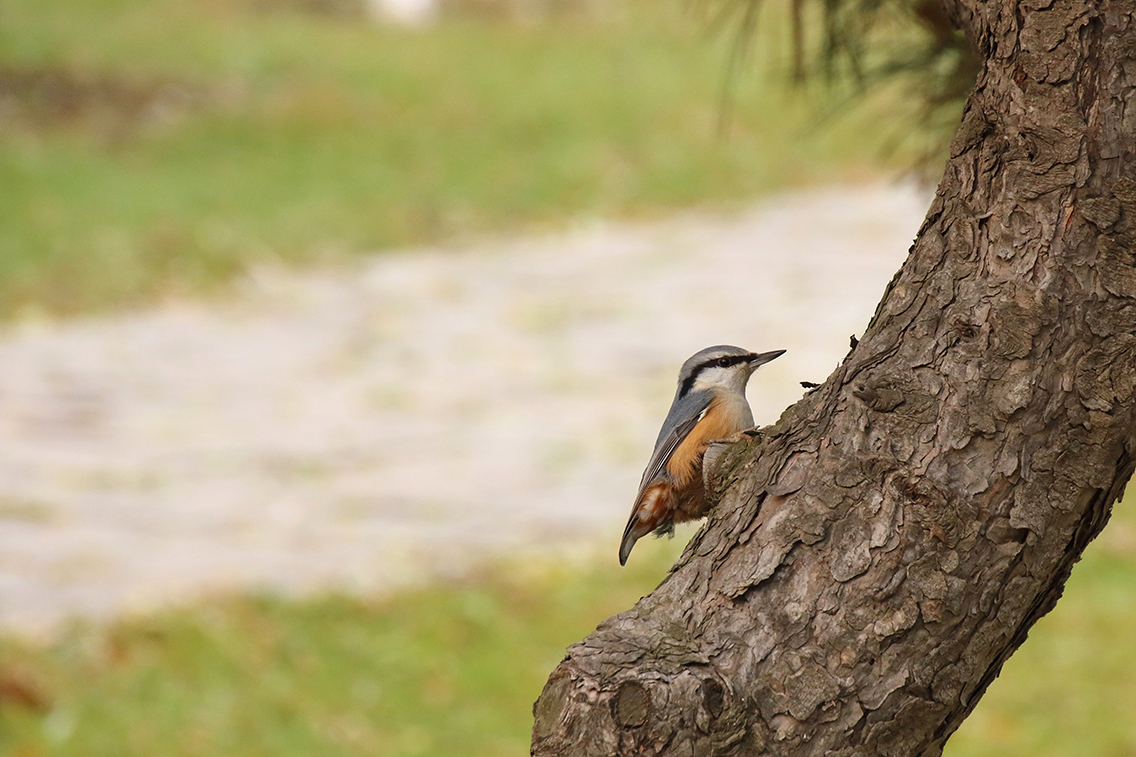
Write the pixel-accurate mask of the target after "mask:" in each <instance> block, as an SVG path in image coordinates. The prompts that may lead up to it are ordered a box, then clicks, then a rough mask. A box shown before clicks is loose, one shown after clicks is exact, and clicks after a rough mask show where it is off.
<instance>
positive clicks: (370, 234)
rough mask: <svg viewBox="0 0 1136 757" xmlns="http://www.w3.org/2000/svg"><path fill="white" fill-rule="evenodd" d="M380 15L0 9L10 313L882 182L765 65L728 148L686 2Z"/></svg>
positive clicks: (357, 9) (277, 9)
mask: <svg viewBox="0 0 1136 757" xmlns="http://www.w3.org/2000/svg"><path fill="white" fill-rule="evenodd" d="M365 2H366V0H52V2H50V3H45V2H43V1H42V0H0V19H2V22H0V187H2V188H3V195H4V202H3V203H0V317H3V316H8V317H10V316H12V315H14V314H16V315H18V314H35V313H37V312H44V311H46V312H49V313H73V312H83V311H89V310H92V309H100V308H107V307H120V306H123V305H131V304H136V303H145V302H149V301H153V300H155V299H160V298H162V297H165V296H171V295H172V296H178V295H180V294H183V293H186V292H190V293H197V292H200V291H202V290H207V289H208V288H210V287H212V286H215V285H216V284H217V283H219V282H224V281H227V280H229V279H231V278H232V277H233V276H235V275H239V274H240V273H242V272H243V271H246V270H248V268H249V267H250V266H255V265H256V264H258V263H259V262H262V261H268V262H278V261H285V262H292V261H299V262H311V261H317V262H318V261H322V260H328V259H333V260H334V259H337V258H340V257H342V256H344V255H351V254H355V253H359V252H364V251H371V250H375V249H378V248H386V247H392V246H399V245H408V244H421V243H429V242H433V241H437V240H443V239H453V238H455V237H463V236H467V235H470V234H479V233H483V232H486V231H493V230H503V229H509V230H518V229H525V228H529V227H533V226H544V225H549V224H553V225H554V224H556V223H562V222H563V219H565V218H579V217H580V216H589V215H601V216H605V217H612V216H628V215H635V216H639V215H645V214H651V213H657V212H661V211H665V210H667V209H669V208H674V207H688V206H691V205H699V204H706V203H713V204H721V203H730V202H739V201H743V200H745V199H746V198H750V197H753V196H754V195H755V194H757V193H760V192H765V191H769V190H773V189H780V188H784V187H787V186H793V185H799V184H804V183H809V182H817V181H830V180H840V179H845V180H846V179H850V178H855V177H856V176H860V175H863V174H864V173H866V172H871V171H872V170H874V169H873V168H872V165H873V159H874V155H873V148H872V145H873V140H874V139H875V137H874V136H873V135H874V133H875V130H874V129H873V128H872V126H871V125H870V123H871V121H872V119H871V117H869V116H865V118H864V119H862V120H861V121H859V122H849V123H842V124H841V125H840V126H839V127H838V128H835V129H830V130H825V131H823V132H817V131H809V130H808V128H807V127H808V124H809V123H810V120H811V117H812V113H813V112H814V111H813V108H812V105H813V103H810V102H808V101H807V97H806V96H805V95H803V94H802V93H800V92H794V91H786V90H785V89H783V88H780V87H778V86H776V85H775V84H771V83H770V81H771V80H772V79H775V78H776V77H775V76H773V75H769V70H768V68H764V69H761V70H759V72H758V74H757V75H753V76H744V77H740V78H739V79H738V80H737V81H736V83H735V87H734V91H735V94H736V96H737V100H736V102H737V104H736V107H735V108H734V109H733V113H732V117H731V119H730V122H729V128H728V129H727V130H726V131H725V132H724V133H719V132H718V130H717V126H718V118H719V107H718V105H719V100H718V87H719V85H720V83H721V81H722V77H723V61H724V60H726V57H727V52H728V49H729V44H728V42H727V41H726V40H724V39H721V38H715V37H713V36H712V35H708V34H707V31H706V28H705V25H704V24H703V23H702V22H701V21H700V19H699V17H697V16H696V15H694V14H692V13H690V12H689V11H688V10H683V9H682V8H681V7H679V5H678V4H672V3H655V2H650V1H649V0H577V1H575V2H568V1H567V0H527V1H526V0H442V2H443V9H444V13H443V15H442V16H441V17H440V18H439V19H438V20H437V21H436V22H434V23H431V24H428V25H425V26H421V27H416V28H407V27H400V26H397V25H392V24H384V23H378V22H376V21H375V20H374V19H372V18H370V17H368V16H367V14H366V10H365V9H366V5H365ZM767 41H768V42H769V47H770V48H771V49H772V48H776V47H777V46H778V45H780V41H779V40H778V38H777V35H776V34H775V33H774V31H773V30H772V29H770V33H769V38H768V40H767ZM875 144H877V145H878V140H876V141H875Z"/></svg>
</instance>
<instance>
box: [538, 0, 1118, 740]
mask: <svg viewBox="0 0 1136 757" xmlns="http://www.w3.org/2000/svg"><path fill="white" fill-rule="evenodd" d="M1134 5H1136V3H1134V1H1133V0H1120V1H1110V0H1104V1H1103V2H1101V3H1099V4H1093V3H1090V2H1087V0H988V1H987V2H980V1H979V0H957V5H952V6H951V7H949V9H948V10H949V12H950V14H951V16H952V18H954V19H955V20H956V21H957V22H958V23H959V24H960V25H962V26H963V28H965V29H966V30H967V32H968V34H969V36H970V38H971V40H972V42H973V43H974V45H975V47H976V49H977V50H978V52H979V54H980V55H981V56H982V58H983V59H984V61H985V65H984V68H983V71H982V72H981V74H980V75H979V79H978V84H977V87H976V89H975V91H974V93H973V94H972V96H971V98H970V101H969V103H968V105H967V108H966V111H965V114H964V117H963V121H962V124H961V126H960V128H959V131H958V134H957V135H956V137H955V140H954V142H953V144H952V148H951V158H950V160H949V162H948V164H947V167H946V171H945V174H944V177H943V180H942V182H941V184H940V186H939V189H938V193H937V195H936V197H935V200H934V202H933V204H932V206H931V209H930V211H929V213H928V215H927V220H926V221H925V222H924V224H923V227H922V229H921V230H920V232H919V236H918V238H917V240H916V242H915V244H914V246H913V247H912V250H911V254H910V255H909V257H908V259H907V261H906V262H905V263H904V265H903V268H902V269H901V270H900V271H899V272H898V273H897V274H896V276H895V278H894V279H893V280H892V282H891V283H890V284H889V286H888V288H887V291H886V292H885V294H884V297H883V301H882V302H881V303H880V305H879V308H878V309H877V311H876V314H875V316H874V317H873V319H872V322H871V324H870V325H869V326H868V328H867V331H866V332H865V334H864V336H863V338H862V339H861V340H860V342H859V344H858V346H856V347H855V348H854V349H852V351H851V352H850V353H849V354H848V356H847V357H846V358H845V359H844V361H843V363H842V364H841V365H840V367H839V368H837V370H836V371H835V373H833V375H832V376H830V377H829V379H828V380H827V381H826V382H825V384H824V385H823V386H822V387H820V388H819V389H817V390H815V391H813V392H812V393H810V394H809V395H808V396H806V397H805V398H804V399H802V400H801V401H800V402H798V403H797V404H795V405H793V406H792V407H790V408H789V409H788V410H786V412H785V413H784V415H783V416H782V418H781V419H780V421H779V422H778V423H777V424H776V425H775V426H773V427H771V428H768V429H766V430H765V431H764V433H763V435H762V436H759V437H757V438H756V439H754V440H753V441H752V442H745V443H738V444H733V445H718V446H716V447H714V448H712V450H711V453H710V454H709V455H708V465H707V469H708V482H709V485H710V488H711V490H712V493H713V495H714V496H715V497H716V498H718V499H719V500H720V501H719V504H718V506H717V508H716V509H715V511H714V512H713V513H712V515H711V517H710V519H709V522H708V523H707V524H706V526H705V527H704V528H703V529H702V530H701V531H700V532H699V533H698V534H697V535H696V536H695V537H694V538H693V540H692V541H691V543H690V545H689V546H688V548H687V549H686V552H685V553H684V554H683V556H682V558H681V559H680V560H679V561H678V563H677V564H676V565H675V567H674V568H673V569H672V572H671V573H670V575H668V577H667V578H666V580H665V581H664V582H663V583H662V584H661V585H660V586H659V587H658V588H657V589H656V590H655V591H654V593H652V594H651V595H650V596H648V597H645V598H644V599H643V600H641V601H640V602H639V603H638V604H637V605H636V606H635V607H634V608H632V609H631V610H628V611H627V612H624V613H621V614H619V615H617V616H615V617H613V618H611V619H609V620H607V621H605V622H604V623H602V624H601V625H600V626H599V628H597V629H596V631H595V632H594V633H592V634H591V635H590V636H588V638H586V639H585V640H584V641H582V642H579V643H577V644H575V645H573V646H572V647H570V648H569V649H568V652H567V656H566V657H565V658H564V661H563V662H561V663H560V665H559V666H558V667H557V668H556V670H555V671H553V673H552V675H551V677H550V678H549V680H548V683H547V684H546V685H545V688H544V691H543V693H542V694H541V696H540V699H539V700H538V701H537V703H536V705H535V707H534V714H535V724H534V727H533V742H532V743H533V747H532V752H533V754H535V755H556V757H569V756H571V755H589V756H592V755H596V756H599V755H632V754H634V755H640V754H643V755H648V754H650V755H654V754H665V755H699V756H701V755H758V754H770V755H805V754H808V755H821V754H826V755H853V754H857V755H860V754H862V755H937V754H939V753H940V752H941V751H942V748H943V744H944V743H945V742H946V740H947V738H948V737H949V736H950V735H951V733H953V732H954V730H955V729H956V728H957V727H958V725H959V724H960V723H961V722H962V720H963V718H965V717H966V716H967V714H969V712H970V711H971V710H972V709H973V708H974V706H975V704H976V703H977V701H978V699H979V697H980V696H981V695H982V693H983V692H984V691H985V689H986V687H987V685H988V684H989V683H990V681H992V680H993V679H994V677H995V676H997V675H998V672H999V670H1000V669H1001V666H1002V663H1003V662H1004V661H1005V660H1006V658H1007V657H1008V656H1009V655H1010V654H1011V653H1012V652H1013V651H1014V650H1015V649H1016V648H1017V647H1018V646H1019V645H1020V644H1021V643H1022V642H1023V641H1024V640H1025V638H1026V633H1027V632H1028V630H1029V628H1030V627H1031V626H1032V625H1033V623H1034V622H1035V621H1037V619H1038V618H1040V617H1041V616H1042V615H1044V614H1045V613H1046V612H1048V611H1049V610H1050V609H1051V608H1052V607H1053V605H1054V603H1055V602H1056V601H1057V599H1058V597H1059V596H1060V594H1061V591H1062V587H1063V586H1064V584H1065V580H1066V578H1067V577H1068V575H1069V571H1070V569H1071V567H1072V565H1073V563H1074V562H1075V561H1076V560H1077V559H1078V557H1079V556H1080V555H1081V552H1082V551H1083V550H1084V548H1085V546H1086V545H1087V544H1088V543H1089V541H1090V540H1091V539H1092V538H1093V537H1094V536H1096V535H1097V533H1098V532H1099V531H1100V529H1101V528H1102V527H1103V526H1104V524H1105V522H1106V521H1107V519H1108V516H1109V513H1110V511H1111V505H1112V503H1113V502H1114V501H1115V500H1116V499H1117V498H1118V497H1119V496H1120V494H1121V493H1122V490H1123V488H1124V485H1125V483H1126V482H1127V480H1128V478H1129V476H1130V474H1131V473H1132V470H1133V460H1134V458H1136V452H1134V448H1136V434H1134V426H1133V420H1134V418H1133V414H1134V408H1136V401H1134V398H1133V389H1134V387H1136V267H1134V262H1136V261H1134V259H1133V254H1134V251H1136V171H1134V164H1136V7H1134Z"/></svg>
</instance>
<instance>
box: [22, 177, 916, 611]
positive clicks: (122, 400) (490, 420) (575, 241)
mask: <svg viewBox="0 0 1136 757" xmlns="http://www.w3.org/2000/svg"><path fill="white" fill-rule="evenodd" d="M927 199H928V198H926V197H924V196H922V195H920V194H919V193H917V192H916V191H914V190H913V189H911V188H903V187H884V186H868V187H854V188H841V189H831V190H824V191H815V192H809V193H804V194H798V195H793V196H787V197H783V198H779V199H773V200H770V201H767V202H764V203H762V204H761V205H759V206H757V207H755V208H754V209H753V210H751V211H750V212H746V213H742V214H739V215H734V216H729V217H725V216H713V215H697V214H695V215H684V216H681V217H678V218H676V219H675V220H672V221H669V222H665V223H657V224H596V225H590V226H585V227H581V228H579V229H577V230H575V231H572V232H568V233H564V234H560V235H556V236H548V237H539V238H527V239H521V240H509V241H504V242H501V241H487V242H484V243H482V244H480V245H478V246H474V247H465V248H462V249H458V250H441V249H438V250H413V251H408V252H405V253H401V252H400V253H395V254H386V255H379V256H375V257H373V258H370V259H368V260H366V261H363V262H361V263H360V264H359V265H357V266H352V267H350V268H348V269H336V270H332V271H326V270H324V271H312V272H306V273H304V274H303V275H299V274H293V273H286V272H280V271H263V272H259V273H257V274H256V275H254V276H251V277H250V278H249V280H248V281H247V283H246V284H245V285H243V286H242V288H241V291H240V292H239V293H238V294H237V295H236V296H234V297H232V298H229V299H227V300H225V301H224V302H221V303H207V304H181V305H177V306H170V307H165V308H161V309H158V310H155V311H150V312H145V313H139V314H132V315H125V316H121V317H110V318H104V319H91V320H83V321H71V322H65V323H61V324H55V325H45V326H40V327H27V326H25V327H22V328H21V329H18V330H16V331H14V332H9V333H7V334H4V335H0V449H2V450H3V454H2V455H0V624H4V625H8V626H16V627H23V628H35V627H42V626H44V625H47V624H50V623H53V622H56V621H58V620H59V619H61V618H63V617H66V616H68V615H76V614H77V615H87V616H91V615H93V616H105V615H108V614H111V613H115V612H120V611H124V610H130V609H137V608H144V607H149V606H153V605H155V604H161V603H164V602H169V601H175V600H182V599H184V598H186V597H188V596H192V595H193V594H195V593H199V592H202V591H213V590H224V589H230V588H234V587H247V586H267V587H272V588H277V589H284V590H300V591H303V590H307V589H312V588H316V587H321V586H328V585H335V586H340V587H347V588H350V589H361V590H367V589H373V588H381V587H384V586H390V585H393V584H397V583H399V582H403V581H407V580H417V579H421V578H422V577H423V576H427V577H428V576H429V575H437V574H438V573H439V572H446V571H451V570H460V569H462V568H463V567H464V566H468V565H470V564H472V563H473V562H474V561H476V560H478V559H482V558H484V557H486V556H491V555H494V554H501V553H504V552H511V551H516V550H519V549H526V548H534V547H539V546H541V545H555V544H570V543H581V542H585V543H594V542H596V541H597V540H602V541H603V542H604V543H610V546H611V559H612V560H615V548H616V544H617V541H618V537H619V534H620V532H621V530H622V527H623V523H624V520H625V518H626V516H627V512H628V509H629V508H630V498H631V497H632V495H633V494H634V491H635V487H636V485H637V484H638V481H639V475H640V472H641V467H642V465H643V464H644V463H645V461H646V458H647V455H648V453H649V451H650V445H651V443H652V442H653V441H654V437H655V433H656V432H657V428H658V425H657V424H658V423H659V422H660V421H661V419H662V417H663V415H664V413H665V412H666V408H667V406H668V404H669V402H670V398H671V395H672V393H673V391H674V386H673V384H674V376H675V372H676V371H677V368H678V365H679V364H680V363H681V362H682V361H683V360H684V359H685V358H686V357H687V356H689V355H690V354H691V353H693V352H694V351H695V350H697V349H699V348H701V347H704V346H707V345H709V344H714V343H720V342H726V343H735V344H739V345H743V346H746V347H749V348H751V349H755V350H770V349H779V348H784V349H787V350H789V352H788V354H786V355H785V356H784V357H782V358H781V359H779V360H777V361H776V362H774V363H771V364H770V365H768V366H766V367H765V368H763V369H762V370H761V371H759V372H758V374H757V375H756V376H755V377H754V379H753V381H751V384H750V398H751V402H752V404H753V406H754V415H755V417H756V418H757V420H758V423H759V424H766V423H771V422H773V421H774V420H776V418H777V416H778V414H779V413H780V411H781V409H782V408H784V407H785V406H786V405H787V404H789V403H791V402H792V401H794V400H795V399H797V398H798V397H799V396H800V394H801V389H800V387H799V385H798V382H799V381H800V380H802V379H806V380H812V381H821V380H823V379H824V378H825V377H826V376H827V375H828V373H829V372H830V371H831V369H832V368H833V367H834V366H835V365H836V363H837V362H838V361H839V360H840V359H841V357H843V355H844V354H845V352H846V351H847V349H848V337H849V335H850V334H853V333H859V332H860V331H862V329H863V328H864V325H865V324H866V323H867V320H868V318H869V317H870V315H871V313H872V311H873V309H874V307H875V303H876V302H877V300H878V299H879V297H880V295H881V294H882V291H883V287H884V285H885V283H886V282H887V280H888V279H889V278H890V277H891V275H892V274H893V273H894V271H895V270H896V268H897V267H898V266H899V264H900V262H901V261H902V259H903V257H904V255H905V254H906V251H907V248H908V246H909V244H910V242H911V239H912V237H913V236H914V234H915V231H916V230H917V228H918V225H919V223H920V222H921V220H922V216H923V212H924V210H925V207H926V204H927ZM632 559H634V557H633V558H632Z"/></svg>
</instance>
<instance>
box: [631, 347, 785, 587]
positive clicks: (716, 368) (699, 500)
mask: <svg viewBox="0 0 1136 757" xmlns="http://www.w3.org/2000/svg"><path fill="white" fill-rule="evenodd" d="M784 354H785V350H774V351H772V352H750V351H749V350H744V349H742V348H741V347H734V346H732V345H728V344H719V345H715V346H713V347H707V348H706V349H704V350H699V351H698V352H696V353H694V354H693V355H691V356H690V358H688V359H687V361H686V362H685V363H683V364H682V368H681V369H680V370H679V372H678V389H677V391H675V396H674V401H672V402H671V409H670V412H668V413H667V418H666V420H664V421H663V427H662V428H661V429H660V430H659V438H658V439H656V440H655V450H654V452H653V453H652V454H651V460H650V462H648V463H647V469H646V470H645V471H643V480H642V481H641V482H640V483H639V493H638V494H637V495H636V496H635V506H634V507H632V508H631V518H630V519H629V520H628V521H627V528H625V529H624V531H623V541H622V542H621V543H620V545H619V564H620V565H626V564H627V557H628V555H630V554H631V548H632V547H634V546H635V542H637V541H639V539H641V538H642V537H644V536H646V535H647V534H649V533H651V532H652V531H654V532H655V535H656V536H662V535H663V534H674V524H675V523H682V522H684V521H688V520H697V519H698V518H701V517H702V516H703V515H705V514H706V511H707V510H708V509H709V504H708V503H707V501H706V490H705V486H704V484H703V482H702V456H703V454H704V453H705V452H706V447H707V445H708V444H709V443H710V442H711V441H714V440H717V439H726V438H728V437H731V436H733V435H735V434H737V433H739V432H741V431H745V430H746V429H750V428H752V427H753V412H752V411H751V410H750V408H749V402H747V401H746V396H745V388H746V382H748V381H749V377H750V375H751V374H752V373H753V372H754V371H755V370H757V369H758V368H759V367H760V366H762V365H765V364H766V363H768V362H769V361H770V360H773V359H775V358H778V357H780V356H781V355H784Z"/></svg>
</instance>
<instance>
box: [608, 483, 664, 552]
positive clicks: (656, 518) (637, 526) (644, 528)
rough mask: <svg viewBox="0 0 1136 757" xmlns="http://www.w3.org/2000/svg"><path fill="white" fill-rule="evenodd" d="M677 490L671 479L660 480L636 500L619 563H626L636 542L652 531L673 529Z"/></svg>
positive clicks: (621, 544)
mask: <svg viewBox="0 0 1136 757" xmlns="http://www.w3.org/2000/svg"><path fill="white" fill-rule="evenodd" d="M674 506H675V490H674V486H673V485H672V484H671V483H670V482H669V481H660V482H659V483H657V484H653V485H652V486H648V487H647V488H646V489H644V490H643V493H642V494H640V495H639V499H637V500H636V501H635V507H633V508H632V509H631V518H630V519H628V521H627V527H626V528H625V529H623V541H622V542H620V544H619V564H620V565H626V564H627V557H628V555H630V554H631V548H632V547H634V546H635V542H637V541H639V540H640V539H642V538H643V537H644V536H646V535H647V534H649V533H651V532H652V531H659V530H662V531H664V532H665V531H667V530H668V529H670V530H673V528H674V526H673V525H672V523H673V515H674Z"/></svg>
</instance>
